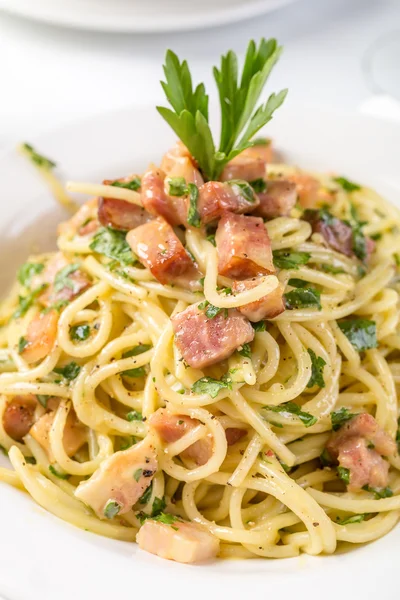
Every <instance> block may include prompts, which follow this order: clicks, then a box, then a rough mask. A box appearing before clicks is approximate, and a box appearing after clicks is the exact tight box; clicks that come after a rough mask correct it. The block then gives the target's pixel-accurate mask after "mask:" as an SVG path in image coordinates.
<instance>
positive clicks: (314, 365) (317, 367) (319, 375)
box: [307, 348, 326, 388]
mask: <svg viewBox="0 0 400 600" xmlns="http://www.w3.org/2000/svg"><path fill="white" fill-rule="evenodd" d="M307 352H308V354H309V355H310V358H311V377H310V379H309V382H308V383H307V387H308V388H311V387H313V386H314V385H318V386H319V387H320V388H323V387H325V381H324V366H325V365H326V362H325V360H324V359H323V358H322V356H317V355H316V354H315V352H314V351H313V350H311V348H308V350H307Z"/></svg>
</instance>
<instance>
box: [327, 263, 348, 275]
mask: <svg viewBox="0 0 400 600" xmlns="http://www.w3.org/2000/svg"><path fill="white" fill-rule="evenodd" d="M321 269H322V270H323V271H325V273H332V274H333V275H338V274H339V273H345V272H346V271H345V270H344V269H342V268H341V267H333V266H332V265H326V264H324V265H321Z"/></svg>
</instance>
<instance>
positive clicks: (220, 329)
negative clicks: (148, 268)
mask: <svg viewBox="0 0 400 600" xmlns="http://www.w3.org/2000/svg"><path fill="white" fill-rule="evenodd" d="M171 321H172V326H173V329H174V333H175V343H176V345H177V347H178V348H179V350H180V352H181V354H182V356H183V358H184V359H185V361H186V362H187V363H188V365H190V366H191V367H194V368H196V369H203V368H204V367H208V366H210V365H213V364H215V363H218V362H220V361H221V360H224V359H225V358H228V356H230V355H231V354H232V353H233V352H234V351H235V350H236V348H238V347H239V346H242V345H243V344H246V343H248V342H251V341H252V340H253V338H254V329H253V328H252V326H251V325H250V323H249V322H248V320H247V319H246V318H245V317H244V316H243V315H241V314H240V313H239V311H237V310H235V309H230V310H229V311H228V312H227V314H226V312H225V311H221V312H219V313H218V314H217V315H216V316H215V317H214V318H212V319H210V318H208V317H207V316H206V314H205V312H204V311H203V310H201V309H199V304H193V305H192V306H188V308H186V309H185V310H184V311H182V312H180V313H178V314H176V315H174V316H173V317H172V319H171Z"/></svg>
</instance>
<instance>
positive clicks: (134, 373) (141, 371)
mask: <svg viewBox="0 0 400 600" xmlns="http://www.w3.org/2000/svg"><path fill="white" fill-rule="evenodd" d="M146 374H147V371H146V367H136V368H135V369H127V370H126V371H122V375H124V376H125V377H135V378H137V377H145V376H146Z"/></svg>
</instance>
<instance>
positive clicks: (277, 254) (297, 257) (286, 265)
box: [272, 250, 311, 269]
mask: <svg viewBox="0 0 400 600" xmlns="http://www.w3.org/2000/svg"><path fill="white" fill-rule="evenodd" d="M272 254H273V258H274V265H275V267H276V268H277V269H298V268H299V266H300V265H306V264H307V263H308V261H309V260H310V258H311V254H309V253H308V252H294V251H293V252H291V251H290V250H274V252H273V253H272Z"/></svg>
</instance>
